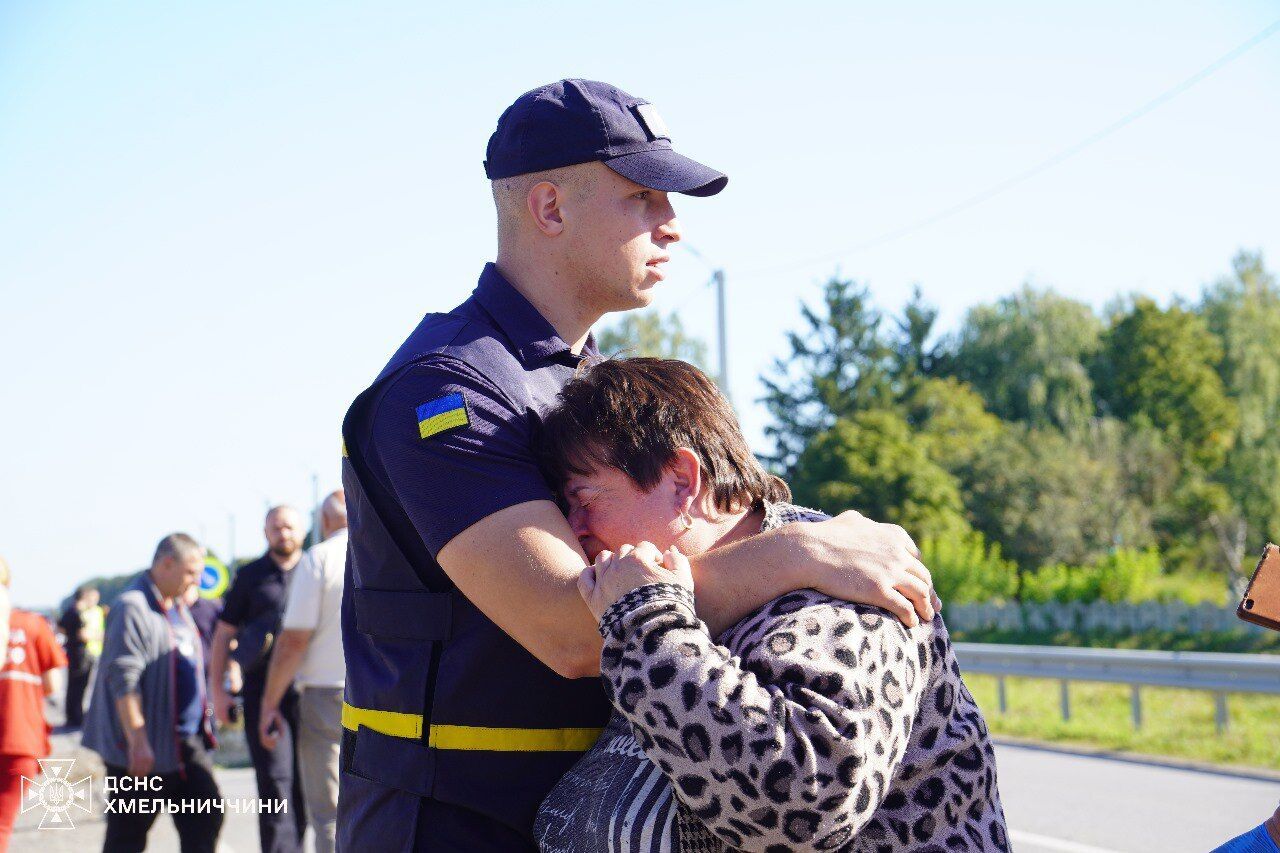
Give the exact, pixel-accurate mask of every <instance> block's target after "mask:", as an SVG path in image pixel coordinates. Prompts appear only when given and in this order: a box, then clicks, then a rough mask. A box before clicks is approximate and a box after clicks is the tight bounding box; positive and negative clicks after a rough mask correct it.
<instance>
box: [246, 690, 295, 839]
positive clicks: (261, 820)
mask: <svg viewBox="0 0 1280 853" xmlns="http://www.w3.org/2000/svg"><path fill="white" fill-rule="evenodd" d="M265 687H266V673H265V671H264V672H262V673H261V674H258V673H254V674H253V675H252V676H245V679H244V693H243V696H244V734H245V739H246V740H248V741H249V757H250V758H251V759H252V760H253V773H254V776H256V777H257V780H258V799H260V800H266V801H268V802H269V801H272V800H288V801H289V808H288V810H287V811H285V812H275V811H273V810H268V811H260V812H258V840H259V842H260V843H261V845H262V853H297V851H300V850H301V849H302V833H303V832H304V831H305V830H306V828H307V813H306V800H305V799H304V798H303V796H302V774H301V773H299V772H298V756H297V751H296V750H295V749H294V748H293V745H294V740H295V738H296V736H297V733H298V693H297V691H296V690H294V689H293V688H292V687H290V688H289V692H287V693H285V695H284V699H283V700H282V701H281V702H280V716H282V717H284V721H285V722H284V728H283V731H281V732H280V740H279V742H278V743H276V748H275V749H270V750H269V749H267V748H266V747H264V746H263V745H262V741H261V740H260V739H259V738H258V721H259V720H260V719H261V718H262V692H263V689H264V688H265Z"/></svg>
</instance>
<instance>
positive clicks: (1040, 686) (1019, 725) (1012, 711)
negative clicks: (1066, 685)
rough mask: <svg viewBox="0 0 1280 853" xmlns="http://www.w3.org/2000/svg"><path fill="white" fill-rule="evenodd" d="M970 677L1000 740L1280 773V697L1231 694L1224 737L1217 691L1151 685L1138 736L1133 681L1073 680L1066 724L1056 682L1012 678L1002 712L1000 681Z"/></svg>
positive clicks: (968, 681)
mask: <svg viewBox="0 0 1280 853" xmlns="http://www.w3.org/2000/svg"><path fill="white" fill-rule="evenodd" d="M964 680H965V683H966V684H967V685H968V686H969V690H970V692H972V693H973V696H974V698H975V699H977V700H978V705H979V706H980V707H981V708H982V712H983V715H984V716H985V717H986V719H987V725H988V726H989V727H990V729H991V732H992V734H994V735H997V736H998V735H1010V736H1012V737H1018V738H1027V739H1031V740H1038V741H1048V742H1063V743H1071V744H1075V745H1079V746H1089V747H1101V748H1104V749H1114V750H1122V751H1125V752H1134V753H1142V754H1147V755H1155V756H1161V757H1164V758H1178V759H1188V760H1191V761H1204V762H1211V763H1214V764H1228V765H1239V766H1245V767H1260V768H1266V769H1270V770H1280V696H1259V695H1252V694H1232V695H1230V696H1229V698H1228V707H1229V710H1230V726H1229V728H1228V730H1227V731H1226V732H1224V733H1222V734H1221V735H1219V734H1218V733H1217V732H1216V730H1215V729H1214V698H1213V694H1211V693H1206V692H1203V691H1198V690H1173V689H1169V688H1162V687H1144V688H1143V689H1142V716H1143V720H1142V728H1141V729H1140V730H1137V731H1135V730H1134V728H1133V723H1132V721H1131V719H1130V710H1129V686H1128V685H1126V684H1096V683H1088V682H1072V684H1071V688H1070V690H1071V719H1070V720H1069V721H1067V722H1063V721H1062V715H1061V711H1060V708H1059V687H1058V682H1057V681H1050V680H1045V679H1030V678H1008V679H1006V691H1005V695H1006V697H1007V699H1008V705H1009V709H1008V711H1007V713H1005V714H1001V713H1000V711H999V704H998V701H997V694H996V678H995V676H991V675H976V674H975V675H966V676H965V677H964Z"/></svg>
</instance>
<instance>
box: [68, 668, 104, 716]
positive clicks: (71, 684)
mask: <svg viewBox="0 0 1280 853" xmlns="http://www.w3.org/2000/svg"><path fill="white" fill-rule="evenodd" d="M96 660H97V658H95V657H92V656H90V655H89V654H88V653H86V652H81V654H80V655H79V656H78V657H77V658H75V659H71V658H70V656H68V661H69V665H68V666H67V699H66V712H67V726H69V727H70V728H73V729H78V728H80V727H81V726H82V725H84V693H85V689H86V688H88V686H89V677H90V676H91V675H93V665H94V662H95V661H96Z"/></svg>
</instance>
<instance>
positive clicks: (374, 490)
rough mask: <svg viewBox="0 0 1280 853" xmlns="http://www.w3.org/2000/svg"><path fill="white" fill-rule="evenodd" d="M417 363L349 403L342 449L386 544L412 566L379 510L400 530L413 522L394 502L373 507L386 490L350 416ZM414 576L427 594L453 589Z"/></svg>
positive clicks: (363, 409)
mask: <svg viewBox="0 0 1280 853" xmlns="http://www.w3.org/2000/svg"><path fill="white" fill-rule="evenodd" d="M416 363H417V362H416V360H415V361H407V362H405V363H403V364H400V365H399V366H398V368H397V369H395V370H390V371H383V374H382V375H381V376H379V377H378V379H377V380H376V381H375V382H374V383H373V385H371V386H369V387H368V388H366V389H365V390H364V391H363V392H361V394H360V395H359V396H357V397H356V399H355V401H354V402H352V404H351V408H350V409H348V410H347V415H346V417H345V418H343V420H342V446H343V450H344V452H345V454H346V462H347V464H348V465H350V466H351V474H352V476H354V477H355V479H356V483H357V484H358V485H359V486H360V490H361V491H363V492H364V495H365V503H366V505H367V507H368V509H369V511H370V512H373V513H374V514H375V515H377V516H378V519H377V520H378V524H380V525H381V526H382V528H383V530H384V531H385V532H386V533H387V537H386V538H387V541H388V542H389V543H390V544H391V546H392V547H394V548H395V549H396V551H397V552H398V553H399V554H400V556H401V557H403V558H404V561H405V563H406V564H407V565H409V566H411V567H412V566H414V565H415V563H416V560H415V556H414V555H412V554H407V553H405V551H404V549H403V548H402V547H401V546H400V543H399V542H397V541H396V540H395V538H394V537H392V536H391V535H390V529H391V528H390V526H389V525H388V524H387V522H388V521H389V519H387V518H384V517H382V512H383V509H382V508H383V507H386V508H387V509H388V510H389V511H390V512H391V513H394V514H395V516H396V518H395V520H396V521H398V522H402V525H403V527H402V529H408V530H413V529H414V526H413V520H412V519H411V518H409V514H408V513H406V512H405V511H404V509H403V508H402V507H401V506H400V505H399V504H398V503H396V502H394V501H386V500H383V501H379V502H378V504H379V505H378V506H375V505H374V503H373V500H372V496H373V495H375V494H379V495H380V494H383V493H384V492H385V490H384V489H382V488H381V486H380V485H379V483H378V481H377V478H376V477H374V476H373V472H372V471H370V470H369V465H368V463H367V462H366V461H365V458H364V453H363V451H362V449H361V445H360V443H359V442H357V441H354V440H353V439H354V438H355V435H354V432H355V424H354V423H353V421H354V420H358V419H359V418H358V417H353V416H356V415H359V414H363V413H365V412H366V411H367V407H368V406H369V405H370V404H372V403H374V402H376V398H377V396H378V395H379V394H380V393H381V391H382V389H383V388H384V387H385V385H386V384H387V383H388V382H390V381H391V380H393V379H394V378H395V377H396V376H398V375H400V374H401V373H402V372H404V371H406V370H408V369H409V368H411V367H412V366H413V365H414V364H416ZM443 574H444V573H443V571H441V575H442V576H443ZM414 576H415V577H416V578H417V579H418V582H419V583H421V584H422V588H423V590H425V591H426V592H440V593H450V592H454V591H455V590H456V587H455V586H454V585H453V583H451V582H447V585H446V586H444V587H443V588H442V587H441V586H440V584H438V583H433V582H432V581H430V580H428V579H427V577H426V576H424V574H423V573H422V572H419V571H417V570H416V569H415V571H414Z"/></svg>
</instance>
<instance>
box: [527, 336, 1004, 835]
mask: <svg viewBox="0 0 1280 853" xmlns="http://www.w3.org/2000/svg"><path fill="white" fill-rule="evenodd" d="M544 426H545V430H544V436H543V444H544V448H545V458H546V465H547V469H548V473H549V476H550V477H552V479H553V482H555V483H556V484H557V485H558V486H559V487H560V491H561V494H562V495H563V497H564V500H565V504H566V507H565V508H566V510H567V512H568V514H569V521H570V525H571V526H572V528H573V530H574V533H575V534H576V535H577V536H578V539H579V541H580V542H581V543H582V546H583V549H584V551H586V553H587V555H588V557H589V558H592V559H593V560H594V563H593V565H592V566H591V567H589V568H588V569H587V570H586V572H584V574H583V578H582V580H581V582H580V583H579V589H580V590H581V591H582V593H583V597H584V598H585V599H586V601H587V603H588V606H589V607H591V609H592V611H593V613H595V615H596V616H597V618H599V619H600V631H601V633H602V634H603V636H604V640H605V642H604V651H603V654H602V656H601V676H602V678H603V679H604V682H605V686H606V692H607V693H608V695H609V698H610V700H611V702H612V703H613V705H614V708H615V714H614V717H613V719H612V720H611V721H610V723H609V726H608V728H606V729H605V732H604V734H603V735H602V736H601V738H600V740H599V742H597V743H596V745H595V746H594V747H593V748H592V749H591V750H590V751H589V752H588V753H587V754H586V755H585V756H584V757H583V758H582V760H581V761H579V762H578V764H576V765H575V766H574V768H573V769H572V770H570V772H569V773H568V774H567V775H566V776H565V778H564V779H563V780H561V782H560V783H559V784H558V785H557V786H556V788H555V789H553V790H552V792H551V793H550V794H549V795H548V797H547V799H546V800H545V801H544V802H543V804H542V807H541V809H540V811H539V814H538V820H537V824H536V827H535V835H536V837H537V838H538V839H539V843H540V844H541V846H542V849H543V850H545V851H553V850H554V851H566V853H595V852H596V851H599V852H600V853H605V851H643V853H649V851H677V850H686V851H687V850H695V851H704V850H706V851H718V850H735V849H737V850H750V851H756V850H759V851H783V850H836V851H896V850H921V851H924V850H936V851H986V850H993V851H994V850H1000V851H1004V850H1008V838H1007V835H1006V832H1005V823H1004V814H1003V811H1002V808H1001V805H1000V797H999V793H998V790H997V787H996V771H995V757H994V753H993V751H992V747H991V742H990V739H989V738H988V735H987V729H986V725H985V723H984V721H983V719H982V715H981V713H980V712H979V710H978V707H977V705H976V703H975V702H974V701H973V698H972V696H971V695H970V694H969V691H968V690H967V689H966V688H965V686H964V683H963V681H962V680H961V678H960V671H959V667H958V666H957V664H956V661H955V656H954V654H953V652H952V649H951V644H950V641H949V639H948V637H947V632H946V628H945V627H944V625H943V623H942V620H941V618H940V617H938V618H935V619H934V620H933V622H932V623H931V624H926V625H921V626H918V627H914V628H908V627H906V626H904V625H903V624H902V623H900V622H899V621H898V620H897V619H895V618H893V617H892V616H891V615H889V614H888V613H887V612H886V611H883V610H880V609H878V608H875V607H870V606H866V605H859V604H851V603H849V602H845V601H840V600H837V599H832V598H829V597H827V596H825V595H822V594H820V593H817V592H814V591H812V590H801V591H799V592H794V593H790V594H788V595H785V596H782V597H781V598H778V599H775V600H774V601H772V602H770V603H768V604H766V605H765V606H764V607H762V608H760V609H759V610H757V611H756V612H755V613H753V614H752V615H750V616H748V617H747V618H746V619H744V620H742V621H741V622H739V623H738V624H737V625H735V626H733V627H732V628H730V629H729V630H728V631H726V632H725V633H723V634H722V635H720V636H719V637H717V638H712V636H711V635H710V633H709V631H708V629H707V627H706V625H705V624H704V623H703V622H701V621H700V620H699V619H698V617H697V614H696V612H695V610H694V597H693V582H692V576H691V575H690V573H689V567H688V560H687V559H686V555H689V554H698V553H702V552H703V551H706V550H709V549H711V548H715V547H719V546H722V545H727V544H730V543H732V542H735V541H738V540H740V539H744V538H747V537H750V536H753V535H755V534H757V533H759V532H761V531H762V530H769V529H772V528H775V527H781V526H783V525H786V524H790V523H795V522H805V521H812V520H817V519H820V518H822V517H823V516H822V514H821V513H819V512H816V511H814V510H807V509H803V508H800V507H796V506H792V505H790V504H788V503H787V502H786V501H787V500H789V498H790V494H789V492H788V490H787V488H786V485H785V484H784V483H782V481H781V480H779V479H778V478H776V477H773V476H771V475H769V474H767V473H766V472H765V471H764V470H763V469H762V468H761V467H760V465H759V463H758V462H757V461H756V459H755V457H754V456H753V455H752V454H751V452H750V450H749V448H748V447H747V444H746V441H745V440H744V439H743V437H742V433H741V430H740V429H739V427H738V424H737V420H736V418H735V417H734V415H733V411H732V409H731V408H730V406H729V404H728V401H726V400H725V399H724V397H723V396H722V395H721V394H720V393H719V391H718V390H717V389H716V387H715V385H714V384H713V383H712V382H711V381H710V380H708V379H707V377H706V376H704V375H703V374H702V373H701V372H699V371H698V370H697V369H695V368H693V367H691V366H690V365H688V364H685V363H683V362H679V361H673V360H664V359H648V358H637V359H625V360H612V361H605V362H601V363H599V364H597V365H594V366H592V367H590V368H588V369H587V370H586V371H585V372H584V373H583V374H582V375H580V376H579V377H578V378H576V379H575V380H574V381H573V382H571V383H569V385H567V386H566V387H565V389H564V390H563V391H562V392H561V395H560V399H559V403H558V405H557V406H556V407H555V408H554V409H553V410H552V411H551V412H550V413H549V414H548V416H547V418H546V419H545V422H544Z"/></svg>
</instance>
